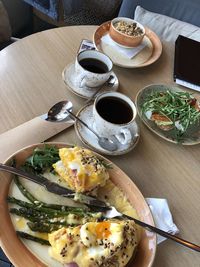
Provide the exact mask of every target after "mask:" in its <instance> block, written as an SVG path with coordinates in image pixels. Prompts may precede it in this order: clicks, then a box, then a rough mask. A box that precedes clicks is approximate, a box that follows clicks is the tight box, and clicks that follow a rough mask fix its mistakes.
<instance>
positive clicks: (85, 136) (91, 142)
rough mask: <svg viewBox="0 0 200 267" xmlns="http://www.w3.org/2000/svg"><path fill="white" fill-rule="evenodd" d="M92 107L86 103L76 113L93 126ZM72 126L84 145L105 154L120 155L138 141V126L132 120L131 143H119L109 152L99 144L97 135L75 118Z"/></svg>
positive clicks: (129, 149)
mask: <svg viewBox="0 0 200 267" xmlns="http://www.w3.org/2000/svg"><path fill="white" fill-rule="evenodd" d="M92 109H93V104H88V105H86V106H84V107H83V108H81V109H80V110H79V112H78V113H77V116H78V117H79V118H80V119H82V120H83V121H84V122H86V123H87V124H88V126H90V127H92V128H94V118H93V113H92ZM74 126H75V131H76V133H77V135H78V137H79V138H80V140H81V141H82V142H83V143H84V144H85V145H86V146H88V147H89V148H92V149H93V150H95V151H97V152H98V153H101V154H105V155H112V156H117V155H122V154H125V153H127V152H129V151H131V150H132V149H133V148H134V147H135V146H136V145H137V143H138V141H139V137H140V129H139V126H138V124H137V123H136V122H134V123H133V127H132V134H133V139H132V143H131V144H129V145H121V146H120V147H119V148H118V149H117V150H116V151H114V152H113V151H112V152H111V151H108V150H105V149H103V148H102V147H101V146H99V144H98V139H97V137H96V136H95V135H94V134H93V133H92V132H91V131H90V130H88V129H87V128H86V127H85V126H83V125H82V124H81V123H80V122H78V121H77V120H76V121H75V123H74Z"/></svg>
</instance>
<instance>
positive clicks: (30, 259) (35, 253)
mask: <svg viewBox="0 0 200 267" xmlns="http://www.w3.org/2000/svg"><path fill="white" fill-rule="evenodd" d="M47 146H48V148H51V149H52V148H53V149H55V148H56V149H57V148H63V149H64V150H65V151H66V150H67V149H68V148H69V147H72V146H70V145H67V144H64V143H46V144H34V145H31V146H29V147H25V148H24V149H21V150H19V151H17V152H16V153H15V154H13V155H12V156H10V157H9V158H8V159H7V160H6V161H5V164H7V165H9V164H11V163H12V161H13V159H15V161H16V164H17V166H18V167H19V166H20V165H22V164H23V163H24V162H25V161H26V159H27V158H28V157H30V156H31V155H33V153H34V152H35V151H38V150H40V151H41V149H42V150H43V151H44V149H46V148H47ZM35 149H36V150H35ZM79 149H80V151H83V149H84V148H79ZM90 153H93V155H94V156H95V157H98V159H100V160H101V162H102V161H103V162H104V163H106V165H107V166H108V165H109V166H110V168H109V169H107V171H108V173H109V176H110V178H109V181H110V182H109V181H108V182H109V184H113V187H111V188H112V189H111V190H114V191H108V192H110V193H109V195H108V192H107V193H106V194H107V196H106V195H104V194H105V193H104V192H105V191H104V190H110V189H109V188H110V187H108V188H107V187H106V185H105V186H104V187H102V189H101V190H102V192H100V195H99V197H102V198H103V199H104V201H105V199H108V201H111V196H110V195H112V197H113V200H112V201H114V205H115V206H116V207H117V208H119V206H120V207H121V211H122V212H124V211H125V210H122V208H123V209H126V207H127V205H128V206H129V207H130V210H129V211H128V210H127V211H126V212H127V213H129V212H131V214H132V216H136V217H137V216H138V217H139V218H140V220H142V221H144V222H146V223H148V224H151V225H154V222H153V218H152V215H151V212H150V209H149V207H148V205H147V203H146V201H145V199H144V197H143V196H142V194H141V192H140V191H139V189H138V188H137V187H136V185H135V184H134V183H133V182H132V181H131V179H130V178H129V177H128V176H127V175H126V174H125V173H124V172H123V171H122V170H121V169H120V168H119V167H117V166H116V165H115V164H113V163H112V162H110V161H108V160H107V159H105V158H104V157H102V156H100V155H98V154H96V153H94V152H90ZM49 175H50V174H49ZM52 175H53V177H55V176H54V174H52ZM12 178H13V177H12V175H11V174H8V173H3V174H2V173H1V176H0V182H1V187H0V213H1V216H0V233H1V235H0V240H1V247H2V249H3V251H4V252H5V253H6V255H7V256H8V258H9V259H10V261H11V262H12V263H13V265H15V266H16V267H17V266H20V267H27V266H28V267H35V266H37V267H47V266H49V267H52V266H53V267H61V266H63V263H60V262H58V261H57V260H55V259H52V257H50V256H49V254H48V251H49V246H47V245H41V244H38V243H36V242H33V241H30V240H26V239H22V238H21V239H20V238H19V237H17V235H16V232H15V228H16V229H18V228H19V229H21V228H23V229H25V230H27V226H26V225H25V224H24V221H23V220H22V219H23V218H21V217H14V215H11V214H10V213H9V209H10V207H11V208H12V206H10V205H11V204H9V205H8V203H7V197H8V195H9V196H10V197H13V196H14V197H15V198H18V199H19V200H24V201H27V200H26V198H25V196H24V195H22V194H21V191H19V189H18V188H19V187H17V186H16V183H14V182H13V181H12V180H13V179H12ZM20 181H21V184H23V186H24V187H26V188H27V190H28V191H29V192H30V193H31V194H32V195H33V196H34V197H35V198H37V199H38V200H39V201H43V202H46V203H49V204H50V203H51V204H52V203H54V204H57V205H58V204H61V203H60V202H59V201H60V198H61V197H60V196H57V195H54V194H52V193H49V192H47V191H46V190H45V189H43V188H41V186H39V185H37V184H35V183H32V182H30V181H28V180H24V179H20ZM116 190H117V192H118V194H116ZM120 194H121V197H119V195H120ZM116 195H117V198H116ZM118 197H119V199H120V201H118ZM64 199H65V200H64ZM62 201H66V202H67V201H68V200H67V199H66V198H62ZM123 201H125V202H124V204H125V205H124V206H121V203H122V202H123ZM30 203H31V202H30ZM33 204H35V202H33ZM36 204H37V203H36ZM12 205H13V204H12ZM62 205H63V203H62ZM68 205H69V204H68ZM112 205H113V203H112ZM118 205H119V206H118ZM54 206H55V205H54ZM133 207H134V208H133ZM133 214H134V215H133ZM41 223H42V222H41ZM19 229H18V230H19ZM137 229H138V230H137V232H138V233H140V234H139V236H140V241H139V243H138V247H137V250H136V251H135V253H134V255H133V258H132V259H131V260H130V264H129V266H130V267H151V266H152V264H153V261H154V258H155V253H156V234H154V233H152V232H148V231H147V230H144V229H141V228H140V227H139V228H137ZM31 233H32V232H31ZM38 235H39V237H40V238H41V239H43V240H44V233H40V234H39V233H38ZM47 240H48V239H47ZM49 241H50V240H49ZM62 253H64V252H62ZM22 255H23V256H22ZM95 266H96V265H95Z"/></svg>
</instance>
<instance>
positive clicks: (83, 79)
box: [79, 76, 86, 88]
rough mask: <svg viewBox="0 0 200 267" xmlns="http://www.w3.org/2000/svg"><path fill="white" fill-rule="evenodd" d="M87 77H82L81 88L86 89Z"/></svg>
mask: <svg viewBox="0 0 200 267" xmlns="http://www.w3.org/2000/svg"><path fill="white" fill-rule="evenodd" d="M85 78H86V76H83V77H81V79H80V83H79V87H81V88H82V87H84V86H85V85H86V79H85Z"/></svg>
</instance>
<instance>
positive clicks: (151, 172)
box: [0, 26, 200, 267]
mask: <svg viewBox="0 0 200 267" xmlns="http://www.w3.org/2000/svg"><path fill="white" fill-rule="evenodd" d="M95 29H96V27H95V26H75V27H74V26H73V27H63V28H57V29H53V30H48V31H44V32H41V33H37V34H33V35H31V36H29V37H26V38H24V39H22V40H20V41H18V42H16V43H14V44H13V45H11V46H9V47H7V48H6V49H4V50H2V51H1V52H0V133H3V132H5V131H7V130H9V129H11V128H13V127H16V126H17V125H20V124H22V123H24V122H26V121H28V120H30V119H32V118H34V117H36V116H38V115H40V114H43V113H45V112H46V111H47V110H48V109H49V107H51V106H52V105H53V104H54V103H56V102H58V101H60V100H63V99H69V100H71V101H72V102H73V104H74V111H75V112H76V111H78V110H79V108H80V107H81V106H83V105H84V101H85V100H84V99H81V98H79V97H78V96H76V95H74V94H73V93H71V92H70V91H69V90H68V89H67V87H66V85H65V84H64V82H63V80H62V77H61V73H62V70H63V69H64V67H65V66H66V65H67V64H69V63H70V62H73V61H74V60H75V56H76V53H77V50H78V47H79V44H80V42H81V40H82V39H84V38H88V39H92V35H93V33H94V31H95ZM173 55H174V44H170V43H167V42H163V53H162V56H161V57H160V59H159V60H158V61H157V62H155V63H154V64H152V65H150V66H148V67H144V68H138V69H137V68H135V69H125V68H121V67H114V71H115V73H116V74H117V76H118V78H119V82H120V87H119V91H120V92H122V93H124V94H126V95H128V96H130V97H131V98H132V99H133V100H134V98H135V96H136V93H137V92H138V90H139V89H141V88H143V87H144V86H146V85H149V84H152V83H157V84H159V83H167V84H174V82H173V78H172V75H173ZM140 126H141V138H140V141H139V143H138V145H137V147H136V148H135V149H134V150H132V151H131V152H129V153H128V154H126V155H123V156H116V157H108V158H109V159H110V160H111V161H113V162H114V163H115V164H117V165H118V166H119V167H120V168H121V169H122V170H124V171H125V172H126V173H127V174H128V175H129V176H130V177H131V179H132V180H133V181H134V183H135V184H136V185H137V186H138V188H139V189H140V190H141V192H142V193H143V195H144V197H157V198H166V199H167V200H168V202H169V206H170V209H171V211H172V214H173V218H174V221H175V223H176V225H177V226H178V228H179V229H180V236H181V237H183V238H185V239H188V240H190V241H192V242H194V243H199V244H200V227H199V221H200V204H199V203H200V178H199V170H200V164H199V163H200V149H199V148H200V146H199V145H195V146H181V145H175V144H172V143H170V142H167V141H165V140H162V139H161V138H160V137H158V136H156V135H155V134H154V133H152V132H151V131H150V130H148V129H147V128H146V127H145V126H144V125H143V124H142V123H140ZM50 140H51V141H62V142H67V143H71V144H80V145H81V144H82V143H81V141H80V140H79V139H78V137H77V136H76V134H75V132H74V128H73V126H72V127H71V128H69V129H67V130H65V131H63V132H62V133H60V134H58V135H57V136H55V137H53V138H51V139H50ZM154 266H155V267H160V266H162V267H183V266H184V267H188V266H193V267H199V266H200V254H198V253H197V252H194V251H191V250H189V249H187V248H184V247H182V246H181V245H178V244H176V243H174V242H172V241H169V240H168V241H165V242H163V243H162V244H160V245H159V246H158V249H157V255H156V259H155V263H154Z"/></svg>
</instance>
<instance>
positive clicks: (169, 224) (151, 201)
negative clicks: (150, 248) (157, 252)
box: [146, 198, 179, 244]
mask: <svg viewBox="0 0 200 267" xmlns="http://www.w3.org/2000/svg"><path fill="white" fill-rule="evenodd" d="M146 201H147V203H148V205H149V207H150V209H151V212H152V214H153V218H154V222H155V225H156V227H157V228H160V229H161V230H163V231H166V232H168V233H170V234H173V235H175V234H177V233H178V232H179V229H178V228H177V226H176V225H175V224H174V222H173V219H172V215H171V212H170V209H169V206H168V203H167V200H166V199H161V198H146ZM164 240H166V238H165V237H162V236H160V235H157V243H158V244H159V243H161V242H163V241H164Z"/></svg>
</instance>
